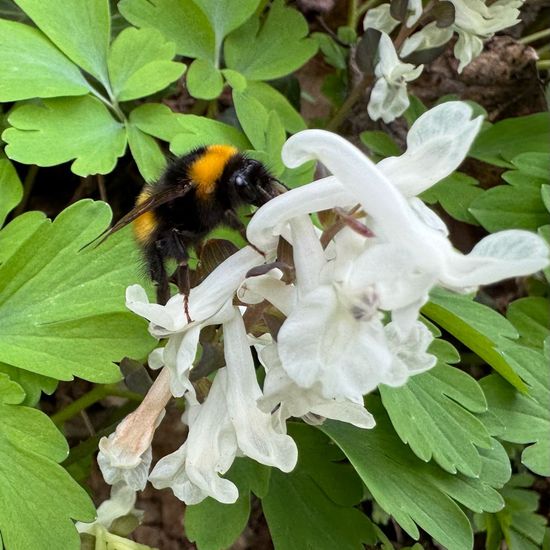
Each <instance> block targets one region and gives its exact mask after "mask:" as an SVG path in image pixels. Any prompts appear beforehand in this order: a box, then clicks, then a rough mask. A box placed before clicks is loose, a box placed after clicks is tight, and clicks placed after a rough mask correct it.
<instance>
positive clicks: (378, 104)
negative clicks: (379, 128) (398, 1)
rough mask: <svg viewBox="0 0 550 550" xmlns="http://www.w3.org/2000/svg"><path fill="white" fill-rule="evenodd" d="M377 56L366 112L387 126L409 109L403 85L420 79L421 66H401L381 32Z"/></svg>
mask: <svg viewBox="0 0 550 550" xmlns="http://www.w3.org/2000/svg"><path fill="white" fill-rule="evenodd" d="M378 55H379V60H378V63H377V64H376V67H375V69H374V74H375V76H376V82H375V83H374V86H373V88H372V91H371V96H370V101H369V105H368V107H367V110H368V113H369V116H370V117H371V118H372V119H373V120H378V119H379V118H381V119H382V120H383V121H384V122H391V121H392V120H394V119H395V118H397V117H398V116H400V115H402V114H403V113H404V112H405V110H406V109H407V107H408V106H409V97H408V95H407V82H410V81H411V80H415V79H416V78H418V77H419V76H420V73H421V72H422V69H423V65H419V66H418V67H415V66H414V65H411V64H410V63H402V62H401V61H400V60H399V57H398V55H397V52H396V51H395V47H394V45H393V42H392V40H391V38H390V37H389V36H388V35H387V34H386V33H384V32H383V33H382V34H381V35H380V42H379V44H378Z"/></svg>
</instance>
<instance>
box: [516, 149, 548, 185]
mask: <svg viewBox="0 0 550 550" xmlns="http://www.w3.org/2000/svg"><path fill="white" fill-rule="evenodd" d="M512 164H513V165H514V166H515V167H516V168H517V169H518V170H520V171H521V172H523V173H524V174H528V175H529V176H533V177H535V178H541V179H544V180H547V181H548V180H549V179H550V154H548V153H547V152H545V153H522V154H521V155H518V156H517V157H514V158H513V159H512Z"/></svg>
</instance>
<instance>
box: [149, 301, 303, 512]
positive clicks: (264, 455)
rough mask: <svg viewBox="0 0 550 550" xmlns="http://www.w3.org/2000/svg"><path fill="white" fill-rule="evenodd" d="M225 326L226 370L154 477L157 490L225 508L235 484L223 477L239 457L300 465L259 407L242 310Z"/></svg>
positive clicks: (282, 466) (289, 443)
mask: <svg viewBox="0 0 550 550" xmlns="http://www.w3.org/2000/svg"><path fill="white" fill-rule="evenodd" d="M223 327H224V353H225V359H226V365H227V366H226V367H225V368H222V369H220V370H219V371H218V372H217V374H216V378H215V379H214V383H213V384H212V387H211V388H210V392H209V394H208V397H207V398H206V401H205V402H204V404H202V405H199V404H197V405H194V407H193V409H194V410H193V411H192V412H191V414H190V418H189V435H188V437H187V440H186V442H185V443H184V444H183V446H182V447H180V449H179V450H178V451H176V452H175V453H172V454H171V455H168V456H166V457H164V458H162V459H161V460H160V461H159V462H158V463H157V465H156V466H155V468H154V469H153V471H152V473H151V475H150V480H151V482H152V483H153V485H154V486H155V487H157V488H164V487H171V488H172V490H173V491H174V494H175V495H176V496H177V497H178V498H180V499H181V500H183V501H184V502H186V503H187V504H196V503H197V502H200V501H202V500H203V499H204V498H206V497H207V496H211V497H213V498H215V499H216V500H218V501H220V502H225V503H230V502H235V501H236V500H237V497H238V491H237V488H236V487H235V485H234V484H233V483H232V482H231V481H229V480H226V479H223V478H221V477H220V475H223V474H224V473H225V472H227V470H228V469H229V468H230V466H231V464H232V463H233V461H234V459H235V457H236V456H237V453H238V452H240V453H242V454H244V455H245V456H248V457H250V458H252V459H254V460H256V461H258V462H260V463H262V464H266V465H268V466H275V467H277V468H279V469H280V470H282V471H284V472H288V471H290V470H292V469H293V468H294V466H295V465H296V461H297V448H296V445H295V443H294V441H293V440H292V439H291V438H290V437H289V436H287V435H286V434H285V433H280V432H277V431H276V430H275V428H274V425H273V422H272V418H271V414H270V412H269V411H268V412H264V411H262V410H260V409H259V408H258V404H257V401H258V399H259V398H260V397H261V396H262V393H261V390H260V387H259V386H258V382H257V380H256V374H255V369H254V362H253V360H252V355H251V352H250V345H249V343H248V339H247V336H246V331H245V328H244V323H243V320H242V317H241V315H240V312H239V310H238V309H236V308H234V309H233V315H232V317H231V318H230V319H229V320H227V321H226V322H225V323H224V325H223Z"/></svg>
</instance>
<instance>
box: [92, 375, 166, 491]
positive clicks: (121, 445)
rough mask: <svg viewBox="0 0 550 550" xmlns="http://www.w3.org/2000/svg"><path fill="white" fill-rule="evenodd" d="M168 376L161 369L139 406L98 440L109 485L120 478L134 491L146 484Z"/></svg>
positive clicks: (101, 461)
mask: <svg viewBox="0 0 550 550" xmlns="http://www.w3.org/2000/svg"><path fill="white" fill-rule="evenodd" d="M169 376H170V375H169V372H168V371H167V370H163V371H162V372H161V373H160V374H159V376H158V377H157V379H156V380H155V382H154V384H153V386H151V388H150V390H149V392H148V393H147V395H146V396H145V399H144V400H143V401H142V402H141V403H140V405H139V407H138V408H137V409H136V410H135V411H134V412H133V413H131V414H129V415H128V416H127V417H126V418H125V419H124V420H123V421H122V422H121V423H120V424H119V425H118V426H117V429H116V431H115V432H114V433H113V434H111V435H110V436H109V437H108V438H107V437H102V438H101V440H100V441H99V454H98V455H97V463H98V465H99V468H100V469H101V473H102V474H103V478H104V479H105V481H106V482H107V483H109V484H110V485H115V484H117V483H120V482H122V483H124V484H126V485H127V486H129V487H130V488H131V489H132V490H134V491H140V490H142V489H144V488H145V485H146V483H147V476H148V473H149V468H150V466H151V441H152V439H153V435H154V433H155V429H156V428H157V426H158V425H159V423H160V422H161V420H162V418H163V416H164V407H165V406H166V403H168V400H169V399H170V397H171V395H170V391H169Z"/></svg>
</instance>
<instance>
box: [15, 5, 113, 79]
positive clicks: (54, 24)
mask: <svg viewBox="0 0 550 550" xmlns="http://www.w3.org/2000/svg"><path fill="white" fill-rule="evenodd" d="M15 3H16V4H17V5H18V6H19V7H21V8H22V9H23V10H24V11H25V13H26V14H27V15H28V16H29V17H30V18H31V19H32V20H33V21H34V22H35V23H36V26H37V27H38V28H39V29H40V30H41V31H42V32H43V33H44V34H45V35H46V36H47V37H48V38H49V39H50V40H51V41H52V42H53V43H54V44H55V45H56V46H57V47H58V48H59V49H60V50H61V51H62V52H63V53H64V54H65V55H66V56H67V57H68V58H69V59H70V60H71V61H73V62H74V63H76V64H77V65H79V66H80V67H82V68H83V69H84V70H86V71H87V72H89V73H90V74H92V75H93V76H95V77H96V78H97V79H99V81H100V82H102V83H103V85H104V86H106V87H107V88H108V86H109V76H108V71H107V52H108V48H109V41H110V38H111V15H110V13H109V1H108V0H71V2H64V1H63V0H50V1H49V2H43V1H42V0H15ZM76 29H78V32H76Z"/></svg>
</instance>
